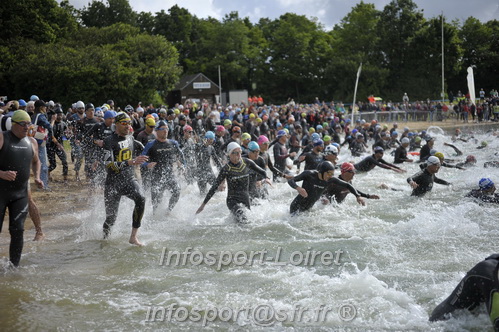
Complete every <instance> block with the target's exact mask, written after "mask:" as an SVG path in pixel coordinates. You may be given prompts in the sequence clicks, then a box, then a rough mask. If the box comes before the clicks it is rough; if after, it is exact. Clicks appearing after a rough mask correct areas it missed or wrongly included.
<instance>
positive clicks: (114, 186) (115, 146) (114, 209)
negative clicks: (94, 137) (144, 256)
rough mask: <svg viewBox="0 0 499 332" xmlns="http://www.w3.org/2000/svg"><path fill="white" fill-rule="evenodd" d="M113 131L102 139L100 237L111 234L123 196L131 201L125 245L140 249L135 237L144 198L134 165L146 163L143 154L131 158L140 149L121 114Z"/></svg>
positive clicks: (123, 115)
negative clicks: (103, 213) (104, 172)
mask: <svg viewBox="0 0 499 332" xmlns="http://www.w3.org/2000/svg"><path fill="white" fill-rule="evenodd" d="M115 121H116V132H114V133H113V134H111V136H108V137H106V138H105V139H104V164H105V166H106V168H107V177H106V182H105V189H104V205H105V207H106V220H105V221H104V227H103V230H104V238H107V237H108V236H109V234H110V232H111V227H112V226H113V225H114V222H115V221H116V217H117V213H118V207H119V204H120V199H121V196H126V197H128V198H130V199H132V200H133V201H134V202H135V208H134V210H133V222H132V233H131V235H130V239H129V242H130V243H131V244H135V245H138V246H141V245H142V243H141V242H140V241H139V240H138V238H137V232H138V230H139V227H140V224H141V221H142V216H143V215H144V208H145V205H146V198H145V196H144V194H143V192H142V188H141V187H140V186H139V183H138V181H137V179H136V178H135V173H134V170H133V167H132V166H134V165H141V164H142V163H144V162H146V161H148V159H149V158H148V157H147V156H144V155H140V156H137V157H136V158H135V159H133V155H134V153H135V152H140V151H138V150H142V149H143V148H144V147H143V146H142V144H141V143H140V142H138V141H136V140H134V139H133V136H132V135H129V134H130V127H131V125H132V120H131V119H130V117H129V116H128V115H127V114H126V113H123V112H120V113H118V115H116V118H115Z"/></svg>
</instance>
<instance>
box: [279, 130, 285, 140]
mask: <svg viewBox="0 0 499 332" xmlns="http://www.w3.org/2000/svg"><path fill="white" fill-rule="evenodd" d="M282 136H286V132H285V131H284V130H279V131H278V132H277V137H278V138H279V137H282Z"/></svg>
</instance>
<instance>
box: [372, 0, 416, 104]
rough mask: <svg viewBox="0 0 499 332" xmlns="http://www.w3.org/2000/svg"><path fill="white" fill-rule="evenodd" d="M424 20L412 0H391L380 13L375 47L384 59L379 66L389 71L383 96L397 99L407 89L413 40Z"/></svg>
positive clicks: (411, 70) (411, 78) (411, 77)
mask: <svg viewBox="0 0 499 332" xmlns="http://www.w3.org/2000/svg"><path fill="white" fill-rule="evenodd" d="M424 23H425V19H424V17H423V13H422V12H421V11H417V6H416V4H415V3H414V2H413V1H412V0H392V1H391V2H390V3H389V4H388V5H386V6H385V8H384V9H383V11H382V12H381V14H380V19H379V21H378V26H377V31H378V34H379V36H380V39H379V43H378V45H379V46H378V47H379V48H380V49H381V50H382V52H383V55H384V58H383V60H382V62H381V63H380V65H381V66H382V67H383V68H386V69H388V70H389V76H388V78H387V82H386V83H387V84H386V85H385V86H384V87H383V91H384V92H385V94H386V97H388V98H389V99H394V100H400V98H401V95H400V93H401V92H404V91H406V90H408V86H409V84H410V82H411V80H413V79H414V78H415V77H413V75H412V74H413V68H414V65H415V64H414V63H411V62H410V58H411V56H410V55H411V53H412V52H417V50H415V49H413V47H412V41H413V38H414V37H415V35H416V33H417V32H418V31H419V30H420V29H421V27H422V26H423V25H424Z"/></svg>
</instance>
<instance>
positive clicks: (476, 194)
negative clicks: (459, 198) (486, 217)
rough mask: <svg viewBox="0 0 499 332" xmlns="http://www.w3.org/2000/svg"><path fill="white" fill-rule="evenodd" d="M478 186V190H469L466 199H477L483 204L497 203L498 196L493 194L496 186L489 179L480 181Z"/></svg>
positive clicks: (498, 201) (498, 200)
mask: <svg viewBox="0 0 499 332" xmlns="http://www.w3.org/2000/svg"><path fill="white" fill-rule="evenodd" d="M478 186H479V189H473V190H471V191H470V192H469V193H468V194H467V195H466V197H472V198H477V199H479V200H481V201H482V202H485V203H496V204H498V203H499V195H498V194H495V191H496V186H495V184H494V182H493V181H492V180H491V179H489V178H482V179H480V181H479V182H478Z"/></svg>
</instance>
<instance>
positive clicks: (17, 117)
mask: <svg viewBox="0 0 499 332" xmlns="http://www.w3.org/2000/svg"><path fill="white" fill-rule="evenodd" d="M23 121H28V122H31V118H30V117H29V114H28V112H26V111H23V110H17V111H15V112H14V114H13V115H12V122H23Z"/></svg>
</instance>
